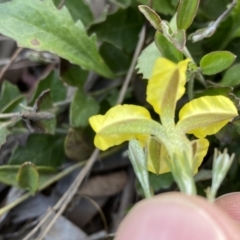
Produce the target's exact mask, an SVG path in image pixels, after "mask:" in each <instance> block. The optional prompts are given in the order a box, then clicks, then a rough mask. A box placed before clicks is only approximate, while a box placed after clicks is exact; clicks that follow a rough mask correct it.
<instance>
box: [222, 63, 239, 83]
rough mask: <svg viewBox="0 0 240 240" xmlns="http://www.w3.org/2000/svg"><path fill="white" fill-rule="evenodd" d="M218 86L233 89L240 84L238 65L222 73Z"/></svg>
mask: <svg viewBox="0 0 240 240" xmlns="http://www.w3.org/2000/svg"><path fill="white" fill-rule="evenodd" d="M220 84H221V85H223V86H231V87H235V86H238V85H239V84H240V63H238V64H235V65H233V66H232V67H230V68H229V69H228V70H227V71H226V72H225V73H224V75H223V78H222V80H221V82H220Z"/></svg>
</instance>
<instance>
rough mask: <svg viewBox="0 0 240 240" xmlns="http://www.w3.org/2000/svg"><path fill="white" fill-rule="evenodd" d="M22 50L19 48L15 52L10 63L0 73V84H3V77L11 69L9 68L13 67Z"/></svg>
mask: <svg viewBox="0 0 240 240" xmlns="http://www.w3.org/2000/svg"><path fill="white" fill-rule="evenodd" d="M22 50H23V48H18V49H17V50H16V51H15V52H14V54H13V55H12V57H11V59H10V61H9V63H8V64H6V65H5V66H4V67H3V68H2V70H1V72H0V82H1V80H2V77H3V75H4V73H5V72H6V71H7V70H8V69H9V67H10V66H11V65H12V63H13V62H14V61H15V59H16V58H17V56H18V55H19V54H20V53H21V51H22Z"/></svg>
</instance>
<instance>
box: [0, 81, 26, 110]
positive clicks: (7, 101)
mask: <svg viewBox="0 0 240 240" xmlns="http://www.w3.org/2000/svg"><path fill="white" fill-rule="evenodd" d="M20 103H21V104H24V105H25V104H26V98H25V97H24V96H23V95H22V94H21V93H20V91H19V90H18V87H16V86H15V85H13V84H11V83H9V82H7V81H4V82H3V85H2V89H1V98H0V112H2V113H9V112H18V111H19V110H20V109H21V108H20V107H19V104H20Z"/></svg>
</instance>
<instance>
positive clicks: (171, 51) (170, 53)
mask: <svg viewBox="0 0 240 240" xmlns="http://www.w3.org/2000/svg"><path fill="white" fill-rule="evenodd" d="M155 44H156V46H157V48H158V50H159V51H160V53H161V55H162V56H163V57H166V58H167V59H169V60H171V61H173V62H175V63H178V62H179V61H181V60H182V59H183V54H182V53H181V52H180V51H179V50H178V49H177V48H176V47H175V46H174V45H173V44H172V43H171V42H169V41H168V40H167V38H166V37H165V36H164V35H163V34H162V33H161V32H158V31H157V32H156V34H155Z"/></svg>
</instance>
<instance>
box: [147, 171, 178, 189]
mask: <svg viewBox="0 0 240 240" xmlns="http://www.w3.org/2000/svg"><path fill="white" fill-rule="evenodd" d="M149 182H150V186H151V187H152V188H153V191H154V192H157V191H161V190H165V189H168V188H170V187H171V185H172V184H173V182H174V180H173V176H172V173H171V172H168V173H163V174H160V175H156V174H153V173H151V172H149Z"/></svg>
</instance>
